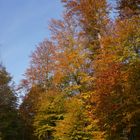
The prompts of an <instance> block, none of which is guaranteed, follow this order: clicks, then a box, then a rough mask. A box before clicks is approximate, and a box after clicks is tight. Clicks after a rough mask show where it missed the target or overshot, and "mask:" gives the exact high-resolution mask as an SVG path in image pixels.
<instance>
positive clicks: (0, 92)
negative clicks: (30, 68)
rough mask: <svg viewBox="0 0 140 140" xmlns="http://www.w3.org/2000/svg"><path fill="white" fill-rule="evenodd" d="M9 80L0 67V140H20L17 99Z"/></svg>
mask: <svg viewBox="0 0 140 140" xmlns="http://www.w3.org/2000/svg"><path fill="white" fill-rule="evenodd" d="M11 80H12V78H11V76H10V75H9V73H7V71H6V69H5V68H4V67H3V66H2V65H0V140H18V139H21V137H20V132H21V131H20V130H21V129H20V128H22V127H21V123H20V119H19V116H18V112H17V103H16V100H17V97H16V94H15V91H14V88H13V86H12V83H11Z"/></svg>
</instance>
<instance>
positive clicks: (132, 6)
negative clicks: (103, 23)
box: [117, 0, 140, 19]
mask: <svg viewBox="0 0 140 140" xmlns="http://www.w3.org/2000/svg"><path fill="white" fill-rule="evenodd" d="M117 4H118V5H117V9H118V10H119V16H120V17H121V18H122V19H123V18H130V17H132V16H138V15H140V8H139V5H140V1H139V0H117Z"/></svg>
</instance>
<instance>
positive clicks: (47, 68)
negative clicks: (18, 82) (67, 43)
mask: <svg viewBox="0 0 140 140" xmlns="http://www.w3.org/2000/svg"><path fill="white" fill-rule="evenodd" d="M54 52H55V47H54V45H53V43H52V42H51V41H49V40H44V41H43V42H42V43H40V44H39V46H38V47H37V48H36V50H35V51H34V52H33V53H32V55H31V62H30V67H29V68H28V69H27V71H26V73H25V77H26V80H27V81H28V83H30V85H31V87H32V86H33V85H40V86H42V87H43V88H46V89H47V88H49V86H50V83H51V77H52V74H53V64H54V61H53V57H54Z"/></svg>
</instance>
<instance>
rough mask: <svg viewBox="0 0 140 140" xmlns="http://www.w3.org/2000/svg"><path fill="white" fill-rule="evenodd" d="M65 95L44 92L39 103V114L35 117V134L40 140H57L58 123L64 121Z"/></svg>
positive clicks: (51, 91) (54, 91)
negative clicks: (55, 134)
mask: <svg viewBox="0 0 140 140" xmlns="http://www.w3.org/2000/svg"><path fill="white" fill-rule="evenodd" d="M65 113H66V109H65V95H64V94H62V93H59V92H58V91H56V90H50V91H48V92H44V93H43V94H42V95H41V100H40V101H39V102H38V103H37V114H36V116H35V117H34V122H33V126H34V128H35V130H34V134H35V135H36V136H37V137H38V139H39V140H45V139H47V140H52V139H55V136H54V133H55V132H56V126H57V123H58V122H59V121H61V120H63V119H64V114H65Z"/></svg>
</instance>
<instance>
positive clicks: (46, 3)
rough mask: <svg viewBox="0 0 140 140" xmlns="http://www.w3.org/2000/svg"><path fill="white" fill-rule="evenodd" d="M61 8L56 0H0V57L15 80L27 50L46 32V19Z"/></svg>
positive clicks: (24, 64)
mask: <svg viewBox="0 0 140 140" xmlns="http://www.w3.org/2000/svg"><path fill="white" fill-rule="evenodd" d="M62 11H63V8H62V4H61V3H60V0H0V61H2V63H3V64H4V66H5V67H6V68H7V71H8V72H9V73H10V74H11V75H12V76H13V80H14V81H15V82H16V83H17V84H18V83H19V81H20V80H21V79H22V78H23V76H22V75H23V74H24V72H25V70H26V68H27V67H28V65H29V60H30V59H29V56H30V54H31V52H32V51H33V50H34V49H35V47H36V45H38V43H39V42H41V41H43V40H44V39H45V38H46V37H47V36H49V30H48V23H49V21H50V19H51V18H56V19H60V17H61V15H62Z"/></svg>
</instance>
